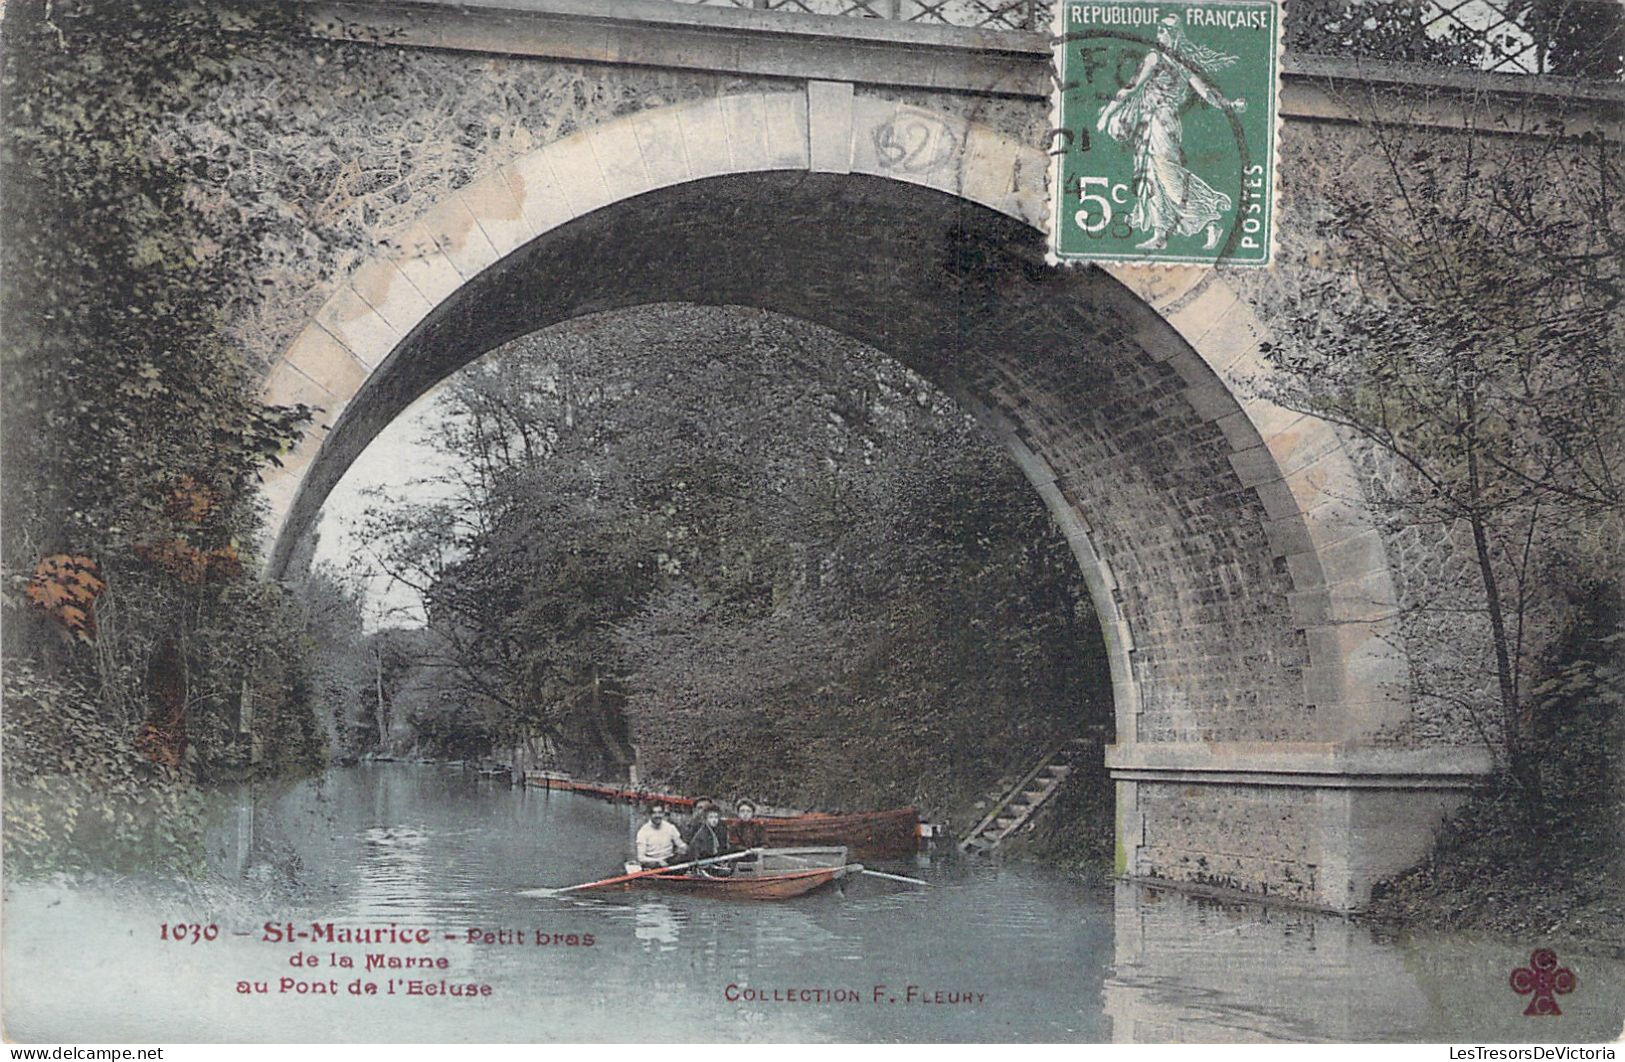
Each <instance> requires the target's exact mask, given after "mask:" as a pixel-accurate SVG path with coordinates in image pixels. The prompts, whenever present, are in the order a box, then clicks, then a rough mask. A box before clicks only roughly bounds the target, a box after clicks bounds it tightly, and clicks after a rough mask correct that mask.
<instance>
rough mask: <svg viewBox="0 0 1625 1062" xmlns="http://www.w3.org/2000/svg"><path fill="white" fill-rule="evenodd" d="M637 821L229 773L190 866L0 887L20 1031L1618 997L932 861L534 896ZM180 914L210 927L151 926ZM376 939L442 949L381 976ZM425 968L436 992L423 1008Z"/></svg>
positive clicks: (1039, 1020)
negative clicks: (671, 888) (827, 882)
mask: <svg viewBox="0 0 1625 1062" xmlns="http://www.w3.org/2000/svg"><path fill="white" fill-rule="evenodd" d="M636 824H637V819H636V818H635V814H634V812H633V810H632V809H631V808H629V807H625V806H618V805H612V804H608V803H603V802H599V801H595V800H591V799H588V798H585V797H580V796H572V795H569V794H560V793H547V792H544V791H538V790H515V789H509V788H507V787H506V786H501V785H497V784H493V783H490V782H481V781H477V780H474V779H471V778H469V777H467V776H464V775H462V774H460V773H457V772H453V771H448V770H445V769H442V768H436V767H431V766H406V765H378V766H372V767H359V768H353V769H349V770H335V771H332V772H329V773H328V774H327V775H325V776H323V777H320V778H316V779H307V780H303V781H300V782H295V783H289V784H283V785H279V786H274V787H259V788H255V789H250V788H247V787H245V788H243V789H242V790H240V791H238V792H236V793H235V794H226V795H223V796H222V798H221V800H220V803H219V808H218V817H217V820H216V821H215V823H214V825H213V828H212V829H211V831H210V835H209V864H210V874H209V877H208V879H207V880H205V881H202V882H192V883H179V882H177V883H156V884H155V883H151V882H123V883H109V884H105V885H100V886H97V887H94V888H87V887H83V886H80V887H76V888H67V887H65V886H62V885H52V884H39V883H31V884H26V885H13V886H11V887H10V888H9V889H8V891H7V895H6V911H5V929H6V935H5V941H4V962H5V973H6V977H5V981H4V988H3V992H4V1000H3V1002H4V1014H5V1025H6V1030H5V1031H6V1034H7V1036H8V1038H9V1039H11V1040H14V1041H21V1042H25V1043H28V1042H50V1041H58V1042H74V1041H77V1042H81V1043H84V1042H140V1041H149V1042H188V1041H210V1040H228V1041H328V1040H334V1041H364V1042H372V1041H400V1042H423V1041H464V1040H469V1041H548V1040H568V1041H576V1040H629V1041H634V1042H649V1043H659V1042H666V1041H694V1040H720V1041H739V1040H772V1041H787V1040H796V1041H829V1040H908V1041H921V1040H925V1041H1002V1040H1014V1041H1119V1042H1147V1041H1171V1040H1200V1041H1234V1040H1307V1041H1313V1040H1424V1041H1452V1042H1461V1043H1475V1042H1476V1043H1483V1042H1507V1041H1530V1040H1539V1041H1544V1042H1552V1041H1597V1040H1612V1039H1613V1038H1615V1037H1616V1036H1618V1035H1619V1033H1620V1027H1621V1016H1622V1014H1625V962H1622V961H1621V960H1620V959H1618V958H1616V957H1612V956H1610V955H1608V954H1601V953H1598V954H1586V953H1584V952H1572V951H1565V952H1561V953H1560V954H1559V959H1560V961H1561V962H1562V963H1563V965H1565V966H1567V967H1569V968H1570V969H1572V970H1574V971H1575V973H1576V975H1577V980H1578V983H1577V986H1576V988H1575V990H1574V991H1573V992H1572V993H1570V994H1568V995H1565V996H1562V997H1560V1000H1559V1001H1560V1003H1561V1007H1562V1010H1563V1014H1562V1015H1561V1017H1556V1018H1551V1017H1547V1018H1539V1019H1537V1018H1531V1017H1525V1016H1523V1010H1524V1007H1525V1005H1526V1003H1527V1000H1526V999H1525V998H1523V997H1519V996H1517V995H1515V994H1514V993H1513V992H1512V991H1511V989H1510V987H1509V985H1508V975H1509V972H1510V971H1511V970H1512V969H1513V968H1514V967H1516V966H1519V965H1523V964H1525V963H1526V962H1527V960H1528V958H1529V953H1530V950H1531V949H1532V948H1533V947H1536V946H1540V945H1542V944H1543V943H1545V942H1543V941H1539V940H1533V941H1515V940H1511V941H1509V940H1501V939H1477V938H1473V937H1469V936H1465V935H1448V936H1441V935H1435V934H1421V933H1400V932H1394V931H1391V930H1383V929H1377V928H1373V927H1370V926H1367V925H1364V924H1361V923H1357V922H1352V921H1349V920H1347V919H1343V918H1337V917H1332V916H1327V915H1320V914H1314V913H1308V912H1302V911H1288V910H1283V909H1280V908H1268V907H1262V906H1257V905H1252V904H1238V903H1231V902H1218V901H1213V900H1206V899H1198V898H1193V897H1190V896H1187V895H1184V894H1181V893H1177V892H1172V891H1168V890H1163V889H1155V888H1149V887H1146V886H1142V885H1134V884H1128V883H1116V884H1089V883H1085V882H1082V881H1080V880H1078V879H1076V878H1075V877H1073V876H1070V875H1066V874H1063V873H1059V872H1055V871H1051V870H1046V869H1043V868H1038V867H1032V866H1023V865H1015V864H1002V865H1001V864H984V863H965V862H960V861H957V860H951V859H935V860H933V859H928V858H925V857H921V858H920V859H918V860H915V861H910V862H905V863H888V864H882V865H879V866H878V869H886V870H892V871H898V872H902V873H906V874H910V875H913V876H917V877H923V878H926V879H928V880H929V881H930V882H931V883H932V886H931V887H929V888H920V887H917V886H910V885H904V884H900V883H895V882H889V881H884V880H881V879H877V878H873V877H863V878H860V879H858V880H856V881H854V882H852V883H851V884H849V885H847V886H846V887H845V889H844V890H843V891H836V890H833V889H830V890H825V891H824V892H822V893H815V894H812V895H809V896H805V897H801V898H799V899H796V900H791V901H787V902H783V903H729V902H725V901H717V900H709V899H703V898H693V897H685V896H673V895H658V894H651V893H622V894H615V895H602V894H591V893H588V894H577V895H576V896H574V897H570V898H564V897H545V896H535V895H525V893H526V892H527V891H528V890H534V889H537V888H538V887H544V886H561V885H566V884H573V883H577V882H582V881H588V880H592V879H595V878H599V877H603V876H605V875H606V874H609V873H612V872H614V871H615V870H616V869H617V868H618V866H619V864H620V862H621V861H622V859H623V858H624V857H625V854H626V852H627V851H628V850H629V849H630V845H631V837H632V833H633V831H634V829H635V828H636ZM288 923H292V929H293V931H294V932H295V933H301V932H302V933H306V934H311V933H312V932H316V933H320V932H322V931H321V930H319V929H314V928H313V927H316V926H324V925H332V926H335V927H338V929H341V930H342V929H344V928H385V929H387V927H389V926H391V925H394V926H396V927H397V928H398V929H399V930H406V931H414V932H415V931H418V930H424V931H427V933H426V935H427V936H428V938H429V939H428V942H427V943H423V944H413V945H410V946H404V947H403V946H400V945H392V944H387V943H385V944H375V943H374V944H369V943H353V942H352V943H342V942H337V941H334V942H329V941H326V940H323V939H320V938H319V937H318V938H317V939H314V940H310V939H307V940H298V939H294V940H292V941H291V942H290V941H289V940H288V939H285V932H286V930H284V929H280V928H272V927H285V926H287V924H288ZM175 924H185V925H195V924H203V925H213V926H217V927H218V930H217V934H218V935H216V936H215V939H212V940H209V939H199V940H197V941H196V942H193V941H192V940H191V939H190V934H188V936H187V939H185V940H179V941H175V940H165V939H163V936H164V934H165V932H166V930H165V928H164V927H165V926H172V925H175ZM471 938H472V939H471ZM589 941H590V943H589ZM368 955H394V956H397V957H410V958H414V959H418V958H423V959H427V960H429V961H431V962H433V963H436V964H438V963H439V962H440V960H444V967H443V968H441V967H440V966H439V965H435V966H431V967H429V968H427V969H423V968H412V969H398V968H389V967H387V966H386V967H380V968H376V969H372V970H368V969H367V968H366V963H367V956H368ZM296 957H298V963H297V965H296V964H295V962H296ZM307 957H308V958H307ZM311 959H314V964H312V963H311V961H310V960H311ZM345 959H348V960H349V961H350V962H351V963H353V964H354V965H353V966H348V967H347V966H344V965H342V961H343V960H345ZM413 982H416V983H417V984H418V986H419V989H420V990H421V991H422V992H424V993H427V992H428V991H429V990H431V989H434V988H440V987H443V988H444V989H445V991H443V992H441V993H437V994H408V993H410V992H411V991H412V988H411V984H412V983H413ZM369 984H371V985H373V986H374V988H375V991H376V994H371V995H369V994H366V991H367V985H369ZM471 985H472V986H476V987H475V988H474V989H473V992H474V994H472V995H468V994H454V993H453V989H454V988H455V989H457V990H463V989H465V988H467V986H471ZM262 986H263V988H264V989H265V991H264V992H260V991H259V988H260V987H262ZM478 986H488V992H489V994H480V993H481V992H482V989H481V988H480V987H478ZM322 989H327V990H328V991H322Z"/></svg>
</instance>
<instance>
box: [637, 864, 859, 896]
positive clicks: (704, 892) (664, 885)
mask: <svg viewBox="0 0 1625 1062" xmlns="http://www.w3.org/2000/svg"><path fill="white" fill-rule="evenodd" d="M862 869H863V868H862V867H861V866H860V865H859V864H857V863H849V864H847V865H845V866H839V867H814V868H812V869H810V870H795V871H789V872H787V873H782V874H755V875H739V876H736V877H729V878H705V877H689V876H688V875H686V874H652V875H650V876H648V877H644V878H637V879H635V880H633V881H629V882H626V883H625V884H624V885H623V886H622V888H626V889H653V890H655V891H658V892H677V893H683V894H686V895H689V896H714V897H716V898H718V899H724V900H788V899H791V898H792V897H795V896H803V895H805V894H807V893H809V892H812V891H813V890H814V889H821V888H823V887H824V886H826V885H831V884H833V883H835V882H837V881H840V880H841V879H842V878H845V877H847V876H848V875H850V874H855V873H857V872H858V871H860V870H862Z"/></svg>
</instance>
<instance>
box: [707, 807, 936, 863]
mask: <svg viewBox="0 0 1625 1062" xmlns="http://www.w3.org/2000/svg"><path fill="white" fill-rule="evenodd" d="M737 821H738V820H734V819H730V820H728V827H729V829H732V828H733V827H734V825H735V823H736V822H737ZM754 821H756V822H759V823H761V824H762V839H763V841H764V842H765V843H766V844H769V845H773V846H775V847H783V846H786V845H816V844H826V845H827V844H838V845H845V846H846V847H848V848H850V849H852V850H854V851H856V852H861V853H862V854H864V855H869V856H878V855H906V854H908V853H910V852H912V851H914V850H915V848H916V847H918V845H919V840H918V837H917V833H918V828H919V821H920V816H919V813H918V812H917V811H915V810H914V809H913V808H912V807H902V808H889V809H887V810H885V811H860V812H855V813H853V814H849V815H823V814H807V815H788V816H784V817H782V818H780V817H774V816H766V815H764V816H762V817H760V818H758V819H756V820H754Z"/></svg>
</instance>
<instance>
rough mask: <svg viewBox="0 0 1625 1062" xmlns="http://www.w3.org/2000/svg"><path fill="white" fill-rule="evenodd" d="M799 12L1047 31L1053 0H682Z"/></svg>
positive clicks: (1030, 31)
mask: <svg viewBox="0 0 1625 1062" xmlns="http://www.w3.org/2000/svg"><path fill="white" fill-rule="evenodd" d="M684 2H685V3H701V4H708V5H710V6H713V7H748V8H755V9H757V10H761V11H783V12H786V13H790V14H803V15H844V16H847V17H851V18H885V19H893V20H895V21H899V22H926V23H933V24H935V25H939V26H963V27H966V28H968V29H987V30H1015V31H1018V32H1029V33H1047V32H1049V27H1050V17H1051V11H1052V4H1053V3H1054V0H684Z"/></svg>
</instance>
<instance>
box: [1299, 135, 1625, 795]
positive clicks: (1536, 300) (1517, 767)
mask: <svg viewBox="0 0 1625 1062" xmlns="http://www.w3.org/2000/svg"><path fill="white" fill-rule="evenodd" d="M1368 129H1369V132H1370V135H1371V138H1372V141H1373V143H1374V146H1375V148H1376V150H1377V152H1378V158H1379V159H1380V163H1381V166H1382V169H1383V170H1384V176H1385V177H1386V178H1387V181H1384V182H1383V183H1382V184H1381V185H1375V187H1374V188H1372V186H1368V188H1372V190H1368V191H1366V192H1364V193H1361V192H1359V191H1356V190H1353V189H1354V184H1355V182H1349V183H1348V184H1345V185H1344V186H1343V187H1342V190H1340V191H1337V192H1334V193H1333V195H1334V198H1333V203H1332V207H1333V211H1332V217H1331V220H1330V221H1329V223H1328V224H1327V226H1326V233H1327V235H1328V236H1334V238H1335V240H1336V241H1337V242H1336V243H1335V244H1334V245H1333V246H1335V247H1336V249H1337V253H1338V254H1339V255H1340V256H1341V258H1342V260H1343V263H1344V264H1345V265H1346V266H1347V268H1349V269H1350V270H1351V271H1352V272H1353V273H1354V275H1355V277H1356V278H1357V280H1358V289H1357V290H1355V291H1352V292H1351V291H1349V290H1348V289H1347V286H1346V283H1345V282H1344V281H1343V280H1342V279H1341V278H1339V279H1338V280H1335V281H1331V280H1328V281H1327V282H1325V283H1324V284H1322V285H1320V286H1319V287H1317V288H1315V289H1312V290H1310V291H1308V292H1306V293H1305V295H1306V298H1305V299H1304V300H1303V305H1305V306H1306V307H1314V309H1312V310H1306V311H1305V312H1303V313H1302V314H1301V315H1300V317H1299V318H1298V320H1297V321H1296V324H1297V329H1296V331H1297V333H1298V338H1299V340H1300V341H1299V342H1296V343H1293V344H1291V345H1290V346H1286V347H1283V348H1281V349H1276V350H1271V351H1268V352H1267V353H1268V355H1269V356H1270V357H1271V359H1272V360H1273V361H1274V363H1275V366H1276V367H1277V368H1278V369H1280V370H1281V373H1280V375H1279V377H1278V378H1277V379H1276V381H1275V383H1274V384H1273V385H1272V386H1271V388H1270V392H1269V393H1270V397H1272V398H1273V399H1274V400H1275V401H1277V402H1279V403H1281V404H1283V405H1287V406H1289V407H1291V408H1296V409H1300V410H1303V411H1306V412H1311V413H1314V414H1315V415H1317V416H1319V417H1321V418H1323V419H1325V420H1327V421H1330V422H1332V423H1333V424H1336V425H1338V426H1339V427H1341V428H1343V429H1344V430H1345V431H1346V432H1347V433H1348V434H1349V436H1350V437H1351V438H1352V440H1354V441H1355V442H1356V443H1357V445H1358V446H1360V447H1361V448H1363V449H1365V450H1366V451H1367V452H1368V453H1372V454H1375V455H1377V460H1376V462H1375V466H1374V467H1373V470H1372V474H1371V476H1370V484H1371V486H1370V490H1369V493H1370V494H1371V495H1372V498H1371V500H1372V501H1374V502H1375V503H1376V505H1377V506H1378V508H1379V509H1380V510H1382V512H1383V513H1384V515H1385V517H1386V518H1387V520H1388V522H1389V524H1390V526H1391V527H1392V528H1394V529H1396V531H1397V532H1399V533H1403V534H1406V535H1410V536H1412V538H1415V537H1416V535H1417V534H1418V533H1419V532H1426V533H1432V532H1437V534H1436V535H1434V537H1433V540H1432V542H1431V543H1429V544H1428V545H1427V546H1426V549H1427V550H1428V551H1430V552H1431V554H1432V555H1433V556H1435V557H1436V558H1438V559H1439V560H1440V561H1441V562H1444V563H1448V560H1449V558H1450V557H1451V556H1452V555H1457V556H1463V557H1465V558H1466V559H1467V564H1466V566H1465V567H1464V570H1463V571H1462V573H1461V576H1460V577H1459V578H1458V579H1456V580H1454V581H1452V580H1450V579H1444V580H1435V581H1434V583H1433V585H1432V587H1431V588H1428V589H1416V588H1413V591H1412V592H1411V593H1410V595H1409V600H1407V601H1406V602H1405V605H1404V608H1405V610H1406V612H1407V614H1408V616H1409V618H1411V619H1413V620H1415V619H1418V618H1422V619H1423V621H1424V622H1426V621H1427V620H1429V619H1435V620H1436V619H1437V618H1439V617H1450V618H1451V620H1452V622H1453V623H1455V622H1456V621H1465V622H1461V623H1458V624H1457V625H1456V629H1455V630H1454V631H1452V632H1449V633H1451V634H1452V635H1453V636H1454V645H1455V646H1456V647H1458V648H1459V646H1460V645H1461V644H1462V640H1463V639H1462V637H1461V634H1462V632H1463V631H1464V630H1467V631H1470V630H1471V624H1472V621H1481V622H1482V623H1483V625H1484V627H1483V634H1484V644H1485V645H1486V647H1487V654H1488V657H1489V661H1488V663H1489V668H1490V671H1491V673H1492V674H1493V676H1494V690H1493V693H1492V694H1491V696H1490V697H1489V698H1484V697H1481V696H1479V695H1478V693H1477V692H1476V691H1475V690H1474V689H1473V688H1472V687H1473V685H1474V683H1473V677H1474V670H1475V669H1476V668H1478V667H1479V666H1480V664H1481V661H1480V660H1478V659H1474V658H1472V657H1467V658H1462V657H1460V656H1457V655H1453V654H1451V653H1449V652H1447V651H1445V649H1446V646H1445V645H1444V644H1440V645H1436V646H1434V648H1435V649H1437V650H1439V652H1438V656H1437V658H1435V659H1431V660H1424V661H1420V662H1419V663H1420V666H1419V667H1418V668H1417V669H1416V671H1417V681H1418V682H1419V692H1420V693H1421V694H1422V695H1423V696H1426V697H1431V698H1436V699H1442V700H1447V701H1450V702H1451V703H1453V704H1455V705H1457V706H1458V707H1460V708H1462V709H1464V710H1466V711H1467V712H1468V715H1469V717H1470V718H1471V719H1472V721H1473V722H1474V723H1475V725H1477V726H1478V727H1479V729H1480V732H1481V733H1482V734H1483V736H1484V738H1485V740H1486V741H1489V742H1490V743H1491V744H1492V746H1494V747H1496V748H1499V749H1501V750H1502V751H1503V753H1504V757H1503V762H1504V763H1505V766H1506V767H1507V769H1508V770H1509V771H1510V773H1511V775H1512V777H1513V778H1514V779H1515V780H1516V782H1517V784H1518V785H1519V786H1520V787H1521V788H1522V790H1523V791H1524V792H1525V794H1526V795H1527V796H1528V797H1530V798H1531V799H1536V798H1538V797H1539V795H1540V792H1541V782H1540V777H1539V771H1538V767H1537V755H1536V751H1537V749H1536V745H1537V733H1538V728H1537V719H1536V715H1535V706H1536V703H1537V699H1536V698H1533V697H1531V695H1530V669H1531V666H1532V664H1533V662H1534V660H1535V658H1536V656H1537V652H1538V648H1539V645H1540V644H1541V643H1543V642H1544V641H1547V640H1549V639H1550V638H1551V637H1552V636H1553V634H1554V632H1555V630H1556V629H1557V627H1558V626H1559V625H1560V619H1559V617H1558V616H1557V615H1556V614H1555V613H1556V611H1557V610H1560V609H1561V608H1562V606H1563V602H1562V600H1561V594H1560V593H1559V592H1558V591H1560V589H1561V587H1562V584H1563V582H1564V579H1565V576H1564V569H1565V567H1570V568H1572V567H1574V566H1575V561H1576V560H1577V559H1578V561H1579V567H1581V568H1591V569H1596V568H1598V567H1603V568H1609V567H1612V566H1613V565H1615V563H1616V562H1615V561H1614V560H1613V559H1612V554H1613V550H1612V549H1611V546H1612V544H1613V543H1614V542H1617V536H1618V532H1619V526H1620V525H1619V516H1620V500H1621V499H1620V486H1621V481H1620V460H1621V456H1622V448H1621V442H1622V439H1621V435H1620V423H1621V422H1620V412H1621V410H1620V399H1621V395H1622V394H1625V390H1622V385H1625V378H1622V371H1625V361H1622V357H1621V349H1622V347H1621V332H1622V321H1621V314H1620V312H1619V311H1620V300H1621V296H1622V288H1621V274H1620V268H1621V263H1622V262H1625V255H1622V253H1621V252H1622V251H1625V246H1622V242H1621V235H1622V230H1621V227H1620V205H1619V201H1618V197H1617V194H1616V192H1617V188H1618V179H1619V161H1620V156H1619V151H1618V149H1617V148H1616V147H1615V146H1613V145H1610V144H1606V143H1602V142H1575V141H1572V140H1565V139H1564V138H1562V137H1559V136H1555V135H1554V136H1548V137H1537V138H1530V140H1531V142H1532V146H1527V147H1524V148H1522V149H1519V150H1517V151H1514V149H1512V148H1510V147H1509V146H1507V145H1506V144H1505V143H1502V144H1501V145H1500V147H1499V151H1500V159H1499V161H1497V160H1496V159H1495V157H1494V155H1493V154H1492V153H1491V152H1488V151H1486V149H1485V145H1484V144H1482V143H1480V141H1479V140H1478V139H1477V137H1475V136H1474V135H1471V134H1469V135H1465V136H1463V137H1461V138H1459V139H1457V140H1453V141H1451V140H1442V141H1441V140H1439V139H1437V138H1433V137H1426V138H1424V137H1422V136H1420V135H1407V134H1404V133H1402V132H1400V131H1398V129H1397V127H1392V126H1387V125H1381V124H1376V123H1372V124H1371V125H1369V126H1368ZM1509 155H1510V157H1509ZM1373 184H1375V183H1374V182H1373ZM1372 191H1380V192H1381V193H1382V195H1381V197H1379V196H1378V195H1375V194H1372ZM1334 234H1335V235H1334ZM1570 581H1571V582H1572V580H1570ZM1615 585H1616V591H1615V592H1617V584H1615ZM1458 590H1464V591H1466V593H1465V594H1462V593H1457V592H1456V591H1458ZM1487 702H1491V703H1493V704H1494V706H1495V707H1494V709H1491V708H1490V706H1489V703H1487Z"/></svg>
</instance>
